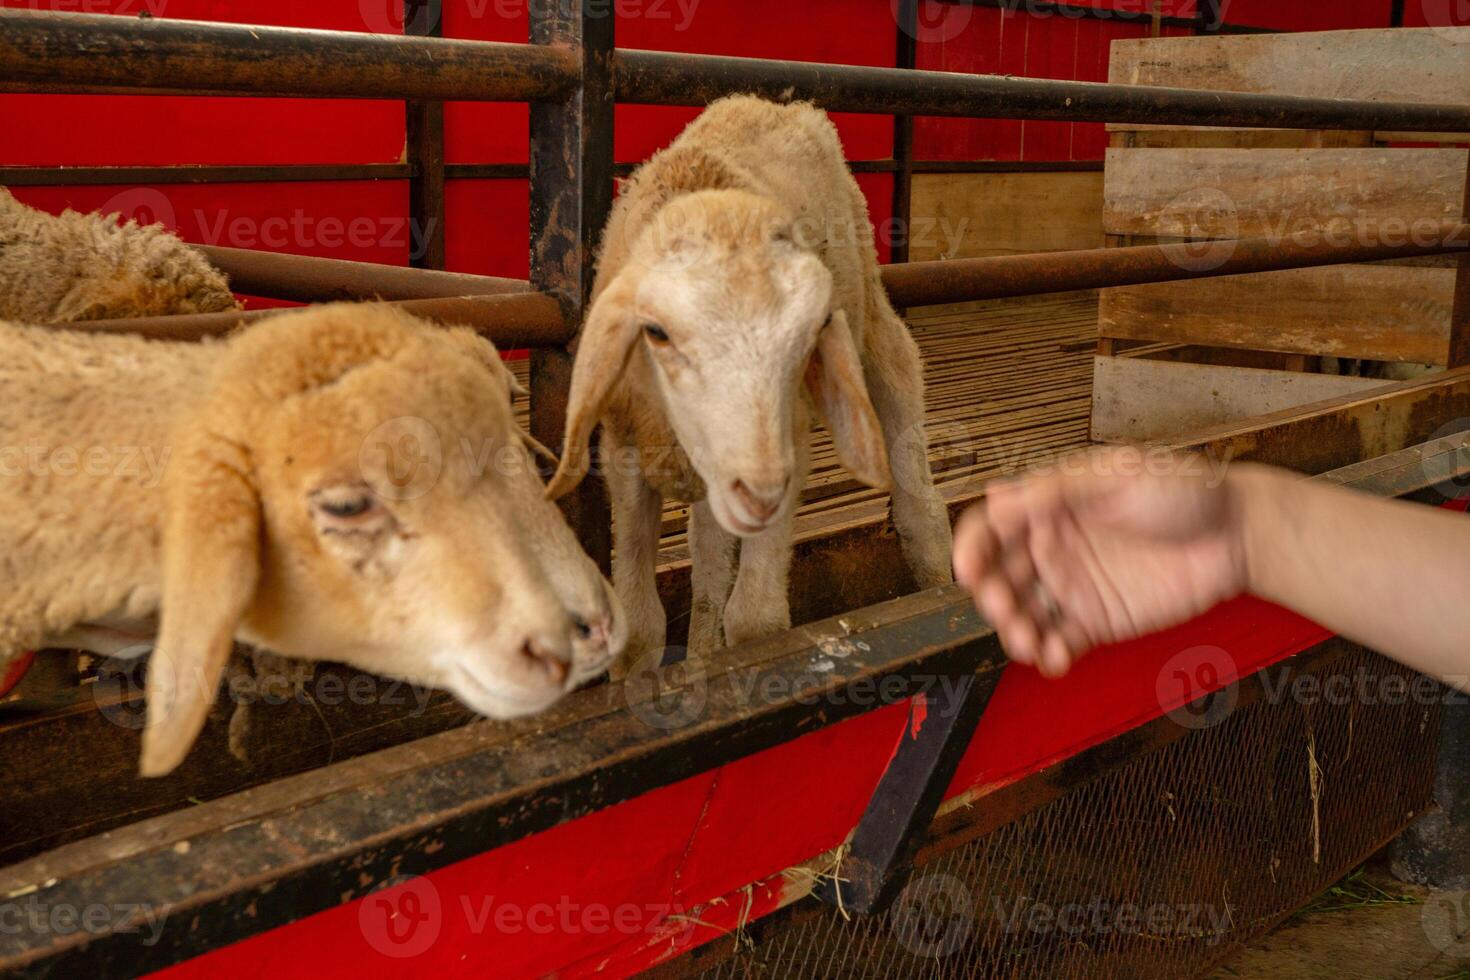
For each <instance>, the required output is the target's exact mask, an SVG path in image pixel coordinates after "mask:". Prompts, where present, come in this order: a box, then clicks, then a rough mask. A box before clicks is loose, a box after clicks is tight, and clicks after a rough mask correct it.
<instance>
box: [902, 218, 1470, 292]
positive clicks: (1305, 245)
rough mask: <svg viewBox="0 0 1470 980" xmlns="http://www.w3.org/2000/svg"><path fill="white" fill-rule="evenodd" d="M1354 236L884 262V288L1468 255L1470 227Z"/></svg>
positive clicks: (949, 287) (1112, 282)
mask: <svg viewBox="0 0 1470 980" xmlns="http://www.w3.org/2000/svg"><path fill="white" fill-rule="evenodd" d="M1351 234H1352V237H1354V238H1355V239H1356V240H1355V241H1352V242H1350V243H1349V244H1346V245H1339V244H1335V243H1333V242H1331V241H1328V240H1327V238H1326V237H1324V236H1321V235H1307V234H1303V235H1297V236H1294V237H1290V238H1287V239H1284V240H1278V239H1270V238H1245V239H1232V240H1227V241H1213V242H1194V243H1179V244H1166V245H1136V246H1132V247H1128V248H1096V249H1084V250H1079V251H1067V252H1039V253H1033V254H1027V255H997V256H989V257H986V258H978V259H950V260H948V261H939V262H908V263H905V264H902V265H885V266H884V267H883V269H882V273H883V285H884V286H885V287H886V288H887V290H888V296H889V299H890V300H892V302H893V305H894V306H897V307H905V306H926V305H934V304H939V303H963V302H969V301H971V300H981V299H1001V298H1005V297H1010V296H1036V295H1040V294H1043V293H1063V292H1070V291H1072V290H1078V289H1105V288H1107V287H1109V286H1136V285H1140V284H1143V283H1152V282H1177V281H1180V280H1185V279H1209V278H1213V277H1218V276H1235V275H1243V274H1246V273H1251V272H1270V271H1274V270H1278V269H1304V268H1308V267H1311V266H1322V265H1343V264H1348V263H1355V262H1381V261H1384V260H1388V259H1408V258H1417V257H1421V256H1427V255H1456V254H1461V253H1465V252H1470V224H1465V223H1462V222H1445V223H1443V224H1436V225H1434V226H1433V229H1432V231H1430V230H1428V229H1420V233H1419V234H1417V235H1416V236H1413V237H1414V239H1415V240H1406V241H1404V242H1394V243H1391V244H1385V243H1384V242H1383V240H1384V239H1388V238H1389V234H1388V233H1387V232H1384V231H1381V230H1380V231H1374V230H1373V229H1363V230H1361V231H1360V232H1355V233H1351ZM1408 237H1409V236H1408V234H1407V233H1405V238H1408Z"/></svg>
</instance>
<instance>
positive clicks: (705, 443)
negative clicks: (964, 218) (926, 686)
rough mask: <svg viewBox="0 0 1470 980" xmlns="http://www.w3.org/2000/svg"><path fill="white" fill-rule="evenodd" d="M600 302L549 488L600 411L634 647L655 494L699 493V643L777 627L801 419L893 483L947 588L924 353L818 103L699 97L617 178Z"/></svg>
mask: <svg viewBox="0 0 1470 980" xmlns="http://www.w3.org/2000/svg"><path fill="white" fill-rule="evenodd" d="M593 297H594V298H593V302H592V305H591V308H590V310H589V313H588V316H587V321H586V324H585V325H584V327H583V330H582V334H581V338H580V341H579V347H578V351H577V359H576V365H575V367H574V370H573V377H572V385H571V395H570V405H569V408H568V421H567V431H566V440H565V451H564V455H563V457H562V466H561V469H560V470H559V471H558V473H557V475H556V477H555V478H554V479H553V481H552V484H551V486H550V488H549V492H550V493H551V494H552V495H553V496H556V495H560V494H563V493H565V492H567V491H568V490H569V489H571V488H572V487H573V486H575V484H576V483H577V481H578V480H579V479H580V478H581V477H582V475H583V474H584V473H585V472H586V470H587V468H588V466H589V465H590V459H589V453H588V451H587V447H588V440H589V438H590V436H591V434H592V432H593V430H594V428H595V427H596V426H597V425H598V423H599V422H600V423H601V425H602V445H603V448H604V450H605V459H606V461H607V465H606V467H605V470H606V475H607V479H608V482H609V488H610V491H611V494H612V500H613V528H614V567H613V581H614V584H615V587H616V588H617V591H618V593H619V596H620V597H621V599H622V601H623V605H624V608H625V609H626V610H627V614H628V616H629V619H630V637H631V639H630V643H629V650H630V656H632V657H636V656H637V655H639V654H641V653H643V652H645V651H647V650H650V649H657V648H659V647H661V646H662V645H663V643H664V639H665V630H666V621H665V618H664V613H663V609H662V606H661V604H660V602H659V598H658V594H657V592H656V590H655V564H656V558H657V552H658V539H659V527H660V513H661V504H662V500H663V498H664V497H666V496H669V497H674V498H677V499H680V500H683V501H687V502H689V503H690V504H692V507H691V509H690V516H689V542H690V543H689V547H690V554H691V559H692V562H693V571H692V575H693V607H692V613H691V620H690V643H689V647H690V651H691V653H695V654H698V653H703V652H707V651H708V650H709V649H711V648H714V647H717V646H720V645H722V644H724V643H729V644H736V643H740V642H742V641H745V640H749V639H753V638H757V637H760V636H764V635H767V634H769V633H772V632H774V631H777V630H780V629H783V628H786V627H788V626H789V625H790V607H789V601H788V597H787V578H788V571H789V567H790V562H791V544H792V534H793V523H792V522H793V514H794V511H795V510H796V508H797V505H798V501H799V499H800V496H801V492H802V489H803V486H804V483H805V481H806V477H807V474H808V469H809V458H810V448H809V434H810V429H811V422H812V420H811V414H812V410H813V409H815V411H816V413H817V414H818V415H819V416H820V417H821V418H822V419H823V420H825V422H826V426H827V429H828V430H829V431H830V433H831V435H832V440H833V443H834V445H835V448H836V451H837V455H838V457H839V459H840V460H841V462H842V463H843V464H844V465H845V466H846V467H847V468H848V469H849V470H851V471H852V473H853V474H854V475H855V476H856V477H857V478H858V479H859V480H861V481H862V482H863V483H865V484H867V485H869V486H872V487H877V488H889V487H890V486H891V490H892V514H893V519H894V523H895V524H896V525H897V528H898V533H899V535H900V538H901V540H902V544H903V549H904V554H905V556H906V558H907V560H908V563H909V565H910V567H911V568H912V570H913V573H914V576H915V578H916V579H917V582H918V584H919V586H920V587H930V586H934V585H939V584H942V583H945V582H948V581H950V579H951V571H950V557H949V551H950V527H949V521H948V514H947V511H946V508H945V505H944V502H943V501H942V499H941V498H940V496H939V495H938V494H937V492H936V491H935V488H934V485H933V479H932V476H931V474H930V471H929V463H928V459H927V452H926V443H925V439H924V437H923V421H924V401H923V372H922V365H921V362H920V358H919V351H918V347H917V345H916V344H915V343H914V341H913V338H912V337H910V335H909V332H908V329H907V328H906V327H905V325H904V323H903V321H902V320H900V319H899V317H898V315H897V314H896V313H895V312H894V309H893V307H892V306H891V305H890V304H889V302H888V297H887V295H886V294H885V292H884V289H883V285H882V282H881V281H880V277H879V268H878V258H877V252H876V250H875V248H874V245H873V238H872V232H871V228H870V225H869V220H868V210H867V204H866V201H865V200H864V198H863V195H862V191H861V190H860V189H859V187H858V185H857V182H856V181H855V180H854V179H853V177H852V174H851V173H850V172H849V170H848V168H847V166H846V164H845V163H844V159H843V153H842V147H841V143H840V142H839V140H838V137H837V132H836V130H835V128H834V127H833V126H832V123H831V122H830V120H828V118H827V116H826V115H825V114H824V113H822V112H821V111H819V110H817V109H816V108H814V107H813V106H811V105H807V104H794V105H778V104H775V103H772V102H767V101H764V100H761V99H757V98H754V97H749V96H736V97H732V98H727V99H723V100H721V101H718V102H715V103H713V104H712V105H710V106H709V108H708V109H706V110H705V112H704V113H703V114H702V115H700V117H699V118H698V119H696V120H695V121H694V122H693V123H692V124H690V126H689V127H688V128H687V129H685V130H684V132H683V133H682V134H681V135H680V136H679V137H678V138H677V139H676V140H675V141H674V142H673V143H672V144H671V145H670V146H669V147H668V148H666V149H664V150H663V151H661V152H659V153H658V154H656V155H654V156H653V157H652V158H651V159H650V160H649V161H648V162H647V163H645V164H644V165H643V166H641V167H640V168H639V169H638V170H637V172H636V173H635V174H634V175H633V177H632V178H631V179H630V181H629V182H628V183H627V184H626V185H625V186H624V187H623V189H622V192H621V194H620V195H619V198H618V200H617V203H616V206H615V207H614V209H613V213H612V216H611V218H610V220H609V222H608V225H607V228H606V230H605V232H604V236H603V241H602V249H601V254H600V257H599V261H598V267H597V277H596V282H595V284H594V289H593ZM670 450H673V451H672V452H670ZM630 464H631V465H630ZM737 539H738V540H737ZM737 550H738V572H737V571H736V564H737Z"/></svg>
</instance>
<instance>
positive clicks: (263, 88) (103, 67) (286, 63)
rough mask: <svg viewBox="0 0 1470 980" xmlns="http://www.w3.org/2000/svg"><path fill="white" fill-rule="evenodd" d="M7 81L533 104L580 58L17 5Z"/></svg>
mask: <svg viewBox="0 0 1470 980" xmlns="http://www.w3.org/2000/svg"><path fill="white" fill-rule="evenodd" d="M0 83H4V84H5V85H6V86H14V85H16V84H17V83H20V84H23V85H31V86H36V87H37V88H41V87H46V86H63V87H66V88H67V89H68V90H70V91H77V90H82V89H92V88H98V87H100V88H114V89H117V88H121V89H130V90H138V89H142V90H172V91H174V92H179V91H185V92H198V93H204V92H209V93H213V94H226V95H265V94H271V95H275V96H285V95H290V96H301V97H333V98H356V99H422V100H425V101H445V100H455V99H461V100H467V101H492V102H494V101H505V102H526V101H530V100H538V99H548V98H556V97H558V96H561V95H564V94H565V93H567V92H568V91H570V90H571V89H572V88H574V87H575V86H576V83H577V64H576V61H575V59H574V58H573V57H572V55H571V53H570V52H568V51H561V50H557V49H555V48H551V47H547V46H533V45H528V44H503V43H499V42H492V41H461V40H450V39H446V38H435V37H406V36H403V35H397V34H362V33H355V32H348V31H319V30H305V29H301V28H295V27H266V26H256V25H250V24H216V23H209V22H205V21H193V20H172V19H170V20H163V19H158V18H151V17H149V18H138V17H121V16H111V15H107V14H82V13H53V12H50V11H34V10H17V9H6V10H3V11H0ZM11 90H14V89H11Z"/></svg>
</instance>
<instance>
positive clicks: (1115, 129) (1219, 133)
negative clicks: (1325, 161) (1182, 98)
mask: <svg viewBox="0 0 1470 980" xmlns="http://www.w3.org/2000/svg"><path fill="white" fill-rule="evenodd" d="M1107 129H1108V132H1110V133H1117V134H1119V135H1120V136H1126V137H1128V138H1129V139H1130V140H1131V141H1132V143H1131V145H1132V146H1134V147H1136V148H1171V149H1190V148H1195V149H1208V148H1221V149H1278V150H1280V149H1301V148H1304V147H1318V148H1321V147H1348V146H1372V145H1373V143H1374V141H1375V139H1376V138H1377V137H1376V135H1375V134H1374V133H1370V132H1367V131H1362V132H1342V131H1338V130H1333V131H1331V132H1322V131H1319V130H1303V129H1220V128H1219V127H1217V126H1178V127H1172V126H1146V125H1141V124H1138V123H1109V124H1108V126H1107ZM1461 139H1464V137H1461ZM1424 142H1435V141H1434V140H1429V139H1426V140H1425V141H1424Z"/></svg>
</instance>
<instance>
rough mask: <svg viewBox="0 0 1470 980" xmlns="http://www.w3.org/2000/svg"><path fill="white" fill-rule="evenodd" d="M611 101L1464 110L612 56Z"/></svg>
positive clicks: (912, 108)
mask: <svg viewBox="0 0 1470 980" xmlns="http://www.w3.org/2000/svg"><path fill="white" fill-rule="evenodd" d="M614 61H615V64H616V68H617V80H618V91H617V94H618V101H620V102H632V103H651V104H657V105H695V106H697V105H705V104H707V103H709V102H713V101H714V100H715V99H718V98H720V97H722V96H725V95H732V94H736V93H742V92H744V93H751V94H754V95H761V96H765V97H766V98H770V99H776V100H780V101H789V100H791V99H808V100H810V101H812V102H815V103H816V104H817V105H819V106H821V107H822V108H824V109H828V110H832V111H840V112H871V113H894V114H900V115H916V116H972V117H979V118H987V119H1058V120H1070V121H1073V122H1114V123H1146V124H1166V125H1176V126H1202V125H1208V126H1249V127H1252V128H1257V129H1322V130H1365V129H1394V130H1402V131H1405V132H1455V133H1463V132H1470V107H1467V106H1460V105H1427V104H1418V103H1397V102H1349V101H1346V100H1341V99H1318V98H1302V97H1298V96H1289V95H1259V94H1254V93H1245V92H1213V91H1206V90H1196V89H1178V88H1157V87H1152V86H1144V85H1109V84H1103V83H1099V82H1067V81H1056V80H1052V79H1045V78H1017V77H1013V76H1009V75H964V74H959V73H957V72H938V71H912V70H905V69H899V68H873V67H866V66H860V65H828V64H818V63H813V62H804V61H767V60H761V59H757V58H729V57H721V56H715V55H693V54H675V53H672V52H667V51H629V50H623V51H618V52H617V53H616V55H614Z"/></svg>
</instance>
